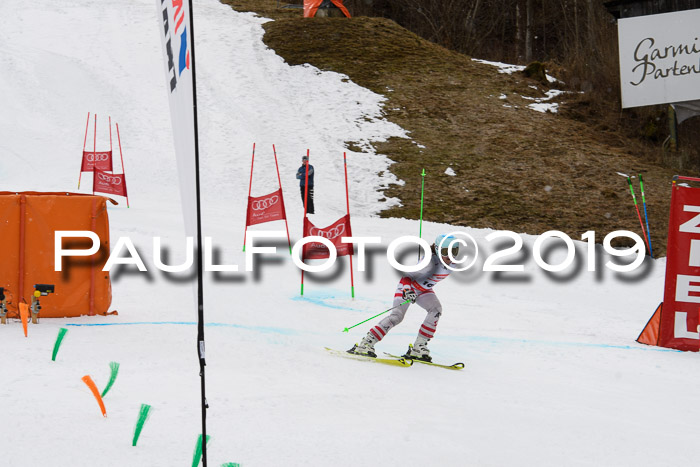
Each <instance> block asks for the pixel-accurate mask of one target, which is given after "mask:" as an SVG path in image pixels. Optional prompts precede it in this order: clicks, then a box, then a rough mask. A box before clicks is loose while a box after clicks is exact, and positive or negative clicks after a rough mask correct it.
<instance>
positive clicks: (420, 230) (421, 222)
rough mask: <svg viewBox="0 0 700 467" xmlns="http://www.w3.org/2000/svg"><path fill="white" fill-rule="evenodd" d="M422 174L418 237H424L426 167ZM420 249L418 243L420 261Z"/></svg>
mask: <svg viewBox="0 0 700 467" xmlns="http://www.w3.org/2000/svg"><path fill="white" fill-rule="evenodd" d="M420 176H421V182H420V224H419V227H418V238H423V190H424V188H425V169H423V173H421V174H420ZM420 250H421V247H420V245H418V261H420Z"/></svg>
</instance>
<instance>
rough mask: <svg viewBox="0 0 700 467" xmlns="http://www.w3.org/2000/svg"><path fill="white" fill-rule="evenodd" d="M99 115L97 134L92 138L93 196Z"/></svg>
mask: <svg viewBox="0 0 700 467" xmlns="http://www.w3.org/2000/svg"><path fill="white" fill-rule="evenodd" d="M96 155H97V114H95V134H94V136H93V138H92V194H93V195H94V194H95V169H96V168H97V161H96V160H95V159H96Z"/></svg>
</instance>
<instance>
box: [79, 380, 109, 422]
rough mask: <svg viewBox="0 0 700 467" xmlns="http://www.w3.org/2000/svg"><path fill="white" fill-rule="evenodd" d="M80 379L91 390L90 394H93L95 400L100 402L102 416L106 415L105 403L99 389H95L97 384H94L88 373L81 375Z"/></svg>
mask: <svg viewBox="0 0 700 467" xmlns="http://www.w3.org/2000/svg"><path fill="white" fill-rule="evenodd" d="M82 380H83V382H84V383H85V384H87V387H89V388H90V390H91V391H92V395H93V396H95V400H96V401H97V403H98V404H100V410H102V416H103V417H106V416H107V409H105V403H104V401H103V400H102V396H100V391H98V390H97V386H95V382H94V381H93V380H92V378H90V375H85V376H83V377H82Z"/></svg>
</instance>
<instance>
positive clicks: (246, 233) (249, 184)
mask: <svg viewBox="0 0 700 467" xmlns="http://www.w3.org/2000/svg"><path fill="white" fill-rule="evenodd" d="M254 163H255V143H253V157H252V158H251V160H250V181H249V182H248V201H246V208H245V217H246V221H245V230H244V231H243V251H245V239H246V236H247V235H248V209H250V193H251V190H252V189H253V164H254Z"/></svg>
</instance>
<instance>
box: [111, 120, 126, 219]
mask: <svg viewBox="0 0 700 467" xmlns="http://www.w3.org/2000/svg"><path fill="white" fill-rule="evenodd" d="M115 125H116V127H117V142H118V143H119V158H120V159H121V161H122V174H124V192H125V193H126V207H127V208H129V207H130V206H129V192H128V191H126V169H124V155H123V154H122V139H121V138H120V137H119V124H118V123H115ZM111 127H112V126H111V125H110V128H111ZM110 134H111V131H110ZM111 140H112V139H111V136H110V141H111ZM110 146H111V143H110Z"/></svg>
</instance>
